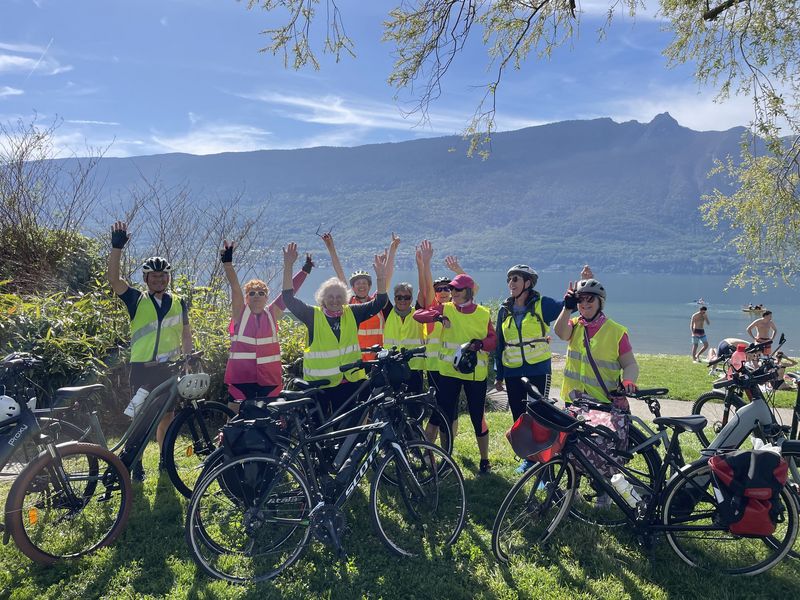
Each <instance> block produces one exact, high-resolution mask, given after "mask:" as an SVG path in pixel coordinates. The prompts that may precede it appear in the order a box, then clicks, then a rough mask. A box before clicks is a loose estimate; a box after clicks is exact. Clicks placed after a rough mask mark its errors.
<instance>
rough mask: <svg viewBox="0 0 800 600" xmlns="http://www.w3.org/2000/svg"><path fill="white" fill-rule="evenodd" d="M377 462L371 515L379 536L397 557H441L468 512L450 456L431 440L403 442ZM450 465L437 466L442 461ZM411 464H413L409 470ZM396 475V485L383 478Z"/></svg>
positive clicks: (461, 527)
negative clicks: (387, 472)
mask: <svg viewBox="0 0 800 600" xmlns="http://www.w3.org/2000/svg"><path fill="white" fill-rule="evenodd" d="M401 450H402V452H403V458H402V459H401V460H398V455H397V454H396V453H395V452H387V456H386V457H385V458H384V459H383V460H382V462H381V463H380V465H379V466H378V469H377V473H376V477H375V478H374V479H373V480H372V488H371V491H370V501H369V505H370V515H371V518H372V524H373V527H374V529H375V532H376V533H377V535H378V537H379V538H380V540H381V541H382V542H383V543H384V544H385V545H386V547H387V548H389V550H390V551H391V552H393V553H394V554H397V555H398V556H420V555H422V554H424V553H426V552H429V553H430V555H431V556H438V555H439V554H440V553H441V552H442V550H444V549H445V548H447V547H449V546H452V545H453V544H454V543H455V542H456V540H457V539H458V536H459V535H461V531H462V529H463V528H464V521H465V519H466V513H467V503H466V494H465V492H464V478H463V477H462V475H461V471H460V470H459V468H458V465H456V463H455V462H454V461H453V459H452V458H451V457H450V455H449V454H447V453H446V452H445V451H444V450H442V449H441V448H440V447H439V446H436V445H434V444H431V443H430V442H422V441H417V442H410V443H407V444H404V445H403V446H402V449H401ZM442 463H444V464H446V465H447V466H446V467H445V468H444V469H442V470H439V466H438V465H440V464H442ZM409 467H410V468H409ZM387 469H391V470H392V471H393V472H394V473H393V474H394V480H395V483H394V484H392V483H390V482H389V481H388V479H387V477H385V476H384V475H385V473H386V471H387Z"/></svg>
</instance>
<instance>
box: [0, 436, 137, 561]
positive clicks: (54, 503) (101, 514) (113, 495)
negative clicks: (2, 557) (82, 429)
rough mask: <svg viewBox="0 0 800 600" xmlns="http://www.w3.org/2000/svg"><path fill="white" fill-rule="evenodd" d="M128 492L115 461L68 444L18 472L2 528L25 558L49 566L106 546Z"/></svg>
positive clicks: (123, 516) (120, 522)
mask: <svg viewBox="0 0 800 600" xmlns="http://www.w3.org/2000/svg"><path fill="white" fill-rule="evenodd" d="M132 502H133V491H132V490H131V482H130V476H129V475H128V470H127V469H126V468H125V466H124V465H123V464H122V461H120V459H119V458H117V456H115V455H114V454H112V453H111V452H109V451H108V450H106V449H105V448H102V447H100V446H97V445H95V444H83V443H68V444H64V445H61V446H57V447H56V456H55V457H52V456H50V455H49V454H42V455H41V456H39V458H37V459H36V460H35V461H34V462H32V463H30V464H29V465H28V466H27V467H26V468H25V469H24V470H23V471H22V473H20V475H19V477H18V478H17V480H16V481H15V482H14V485H13V486H12V488H11V492H10V494H9V496H8V500H7V501H6V506H5V516H6V528H7V529H8V532H9V533H10V534H11V537H12V538H13V539H14V542H15V543H16V545H17V547H18V548H19V549H20V550H21V551H22V552H23V554H25V555H26V556H28V557H29V558H30V559H32V560H34V561H36V562H38V563H41V564H52V563H54V562H55V561H57V560H58V559H63V558H77V557H79V556H82V555H84V554H87V553H89V552H92V551H93V550H96V549H98V548H102V547H103V546H107V545H109V544H111V543H112V542H113V541H114V540H115V539H116V538H117V537H118V536H119V535H120V534H121V533H122V531H123V530H124V528H125V524H126V523H127V521H128V514H129V512H130V508H131V503H132Z"/></svg>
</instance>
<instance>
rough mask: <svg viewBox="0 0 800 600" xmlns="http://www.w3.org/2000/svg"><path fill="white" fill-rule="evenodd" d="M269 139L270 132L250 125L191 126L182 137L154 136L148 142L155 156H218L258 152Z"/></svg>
mask: <svg viewBox="0 0 800 600" xmlns="http://www.w3.org/2000/svg"><path fill="white" fill-rule="evenodd" d="M271 135H272V133H271V132H269V131H266V130H264V129H260V128H258V127H253V126H251V125H242V124H237V123H206V124H200V125H197V124H193V125H192V128H191V130H190V131H189V132H188V133H185V134H180V135H162V134H155V135H153V136H152V138H151V139H152V141H153V142H154V143H155V144H156V145H157V146H158V150H157V151H158V152H186V153H188V154H219V153H220V152H247V151H251V150H261V149H263V148H265V147H268V146H269V138H270V136H271Z"/></svg>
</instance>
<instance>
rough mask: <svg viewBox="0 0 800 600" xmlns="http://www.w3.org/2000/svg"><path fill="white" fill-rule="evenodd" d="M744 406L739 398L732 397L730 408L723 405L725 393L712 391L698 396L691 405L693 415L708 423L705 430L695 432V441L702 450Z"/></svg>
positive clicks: (743, 402)
mask: <svg viewBox="0 0 800 600" xmlns="http://www.w3.org/2000/svg"><path fill="white" fill-rule="evenodd" d="M744 405H745V401H744V400H742V399H741V398H740V397H739V396H732V397H731V402H730V406H726V404H725V392H722V391H719V390H712V391H710V392H706V393H705V394H702V395H700V397H698V398H697V400H695V401H694V404H692V414H693V415H703V416H704V417H705V418H706V421H708V424H707V425H706V427H705V429H703V430H701V431H698V432H697V439H699V440H700V443H701V444H702V446H703V447H704V448H706V447H708V445H709V444H710V443H711V440H713V439H714V438H715V437H717V434H718V433H719V432H720V431H721V430H722V428H723V427H725V425H726V424H727V423H728V421H730V419H731V417H732V416H733V415H734V414H736V411H737V410H739V409H740V408H742V407H743V406H744Z"/></svg>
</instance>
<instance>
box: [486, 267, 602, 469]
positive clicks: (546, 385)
mask: <svg viewBox="0 0 800 600" xmlns="http://www.w3.org/2000/svg"><path fill="white" fill-rule="evenodd" d="M591 276H592V270H591V269H590V268H589V266H588V265H586V266H584V267H583V271H582V272H581V277H582V278H583V279H589V278H591ZM506 281H507V282H508V291H509V292H510V294H511V295H510V296H509V297H508V298H506V300H505V302H503V304H501V305H500V309H499V310H498V312H497V324H496V325H495V331H496V332H497V348H495V355H494V364H495V373H496V376H495V382H494V388H495V389H496V390H497V391H498V392H502V391H504V390H505V391H506V393H507V394H508V407H509V409H511V417H512V419H513V420H514V421H516V420H517V419H518V418H519V417H520V416H521V415H522V414H523V413H524V412H525V401H526V399H527V397H528V394H527V392H526V391H525V387H524V385H523V383H522V378H523V377H527V378H528V379H529V380H530V381H531V383H533V385H535V386H536V388H537V389H538V390H539V393H541V394H542V396H544V397H545V398H547V397H548V395H549V394H550V377H551V374H552V364H551V353H550V324H551V323H552V322H553V321H555V320H556V318H557V317H558V315H559V314H560V313H561V310H562V309H563V308H564V302H563V301H562V300H555V299H553V298H549V297H547V296H542V295H541V294H540V293H539V292H538V291H536V290H535V289H534V288H535V287H536V283H537V282H538V281H539V275H538V274H537V273H536V271H534V270H533V269H532V268H531V267H529V266H528V265H522V264H520V265H514V266H513V267H511V268H510V269H509V270H508V272H507V273H506ZM532 465H533V463H532V462H531V461H529V460H528V459H523V461H522V463H520V465H519V467H518V468H517V471H518V472H519V473H524V472H525V471H526V470H527V469H528V468H529V467H531V466H532Z"/></svg>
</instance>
